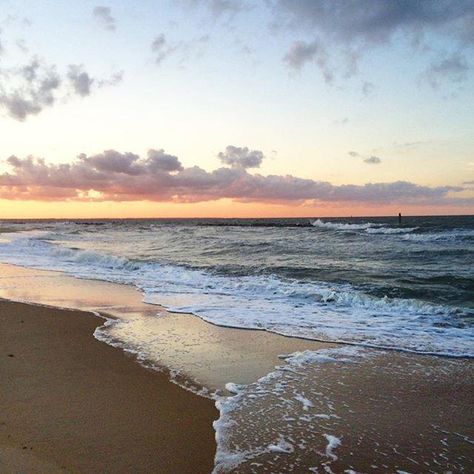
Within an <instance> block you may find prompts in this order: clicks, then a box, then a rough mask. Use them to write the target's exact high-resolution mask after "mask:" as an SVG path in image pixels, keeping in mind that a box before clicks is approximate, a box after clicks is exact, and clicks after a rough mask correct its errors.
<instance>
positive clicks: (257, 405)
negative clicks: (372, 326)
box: [214, 346, 372, 474]
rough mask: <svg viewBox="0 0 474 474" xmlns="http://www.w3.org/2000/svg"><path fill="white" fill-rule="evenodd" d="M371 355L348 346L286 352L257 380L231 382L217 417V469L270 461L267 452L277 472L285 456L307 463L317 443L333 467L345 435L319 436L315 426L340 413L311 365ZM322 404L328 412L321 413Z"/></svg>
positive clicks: (294, 463)
mask: <svg viewBox="0 0 474 474" xmlns="http://www.w3.org/2000/svg"><path fill="white" fill-rule="evenodd" d="M371 355H372V354H371V353H370V352H368V351H366V350H363V349H361V348H356V347H348V346H347V347H340V348H335V349H322V350H319V351H304V352H296V353H294V354H290V355H289V356H287V357H286V363H285V364H284V365H281V366H278V367H276V368H275V370H274V371H273V372H271V373H269V374H267V375H266V376H264V377H262V378H260V379H259V380H258V381H256V382H254V383H252V384H249V385H239V386H232V387H231V388H233V389H235V395H233V396H229V397H221V398H220V399H219V400H218V401H217V402H216V406H217V408H218V410H219V412H220V417H219V419H218V420H216V421H215V422H214V429H215V431H216V441H217V451H216V458H215V469H214V473H215V474H216V473H224V472H228V471H230V470H232V469H235V468H236V467H238V466H239V465H242V464H245V465H248V464H249V463H250V462H251V461H254V460H258V458H259V457H261V456H265V459H266V461H265V462H268V461H269V458H268V456H269V455H271V456H275V458H274V462H275V464H274V465H275V466H276V465H278V466H279V469H280V470H279V472H286V471H285V468H284V466H285V462H286V461H285V460H286V459H287V457H291V460H288V465H291V466H293V469H294V470H296V471H297V470H298V468H300V467H302V466H303V465H304V464H300V463H304V462H305V461H304V460H303V459H304V456H305V453H306V452H307V451H310V452H312V453H314V455H315V456H316V455H317V454H318V444H319V445H320V446H321V448H322V451H321V455H322V456H323V458H322V459H321V465H324V466H327V467H329V466H330V465H331V463H332V462H334V461H335V460H336V459H337V455H336V450H337V448H338V447H339V446H340V444H341V438H340V437H337V436H335V435H334V434H331V433H323V434H319V435H318V434H317V433H316V432H315V427H316V426H319V425H320V424H321V423H327V420H329V419H330V418H332V417H334V418H338V417H337V415H336V414H335V413H334V407H333V403H332V401H331V400H330V399H328V398H326V396H325V395H323V394H322V393H320V392H318V387H317V385H315V383H314V380H313V375H314V374H312V373H311V370H312V369H313V368H315V367H316V366H318V365H320V364H328V363H338V364H342V365H345V364H347V363H348V362H357V361H360V360H365V359H367V358H369V357H371ZM308 369H309V370H308ZM233 391H234V390H233ZM310 398H311V399H312V401H310ZM313 400H314V401H313ZM321 407H325V409H326V410H328V411H329V413H330V415H325V416H322V415H321V413H318V409H319V408H321ZM244 420H245V422H244ZM327 426H330V425H327ZM321 436H322V437H323V438H324V439H320V438H321ZM318 437H319V438H318ZM324 440H325V441H324ZM323 446H324V447H323ZM271 456H270V465H271V462H272V461H271V460H272V459H273V458H272V457H271ZM277 456H278V457H277ZM282 456H283V457H282Z"/></svg>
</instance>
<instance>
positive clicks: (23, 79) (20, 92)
mask: <svg viewBox="0 0 474 474" xmlns="http://www.w3.org/2000/svg"><path fill="white" fill-rule="evenodd" d="M60 86H61V77H60V76H59V74H58V73H57V71H56V67H55V66H54V65H48V64H46V63H44V62H42V61H40V60H39V59H38V58H36V57H34V58H32V59H30V60H29V62H27V63H26V64H24V65H23V66H20V67H18V68H14V69H2V70H0V108H3V109H5V110H6V112H7V113H8V115H9V116H10V117H12V118H14V119H16V120H19V121H23V120H25V119H26V118H27V117H28V116H29V115H37V114H39V113H40V112H41V111H42V110H43V109H44V108H45V107H50V106H52V105H53V104H54V103H55V101H56V96H55V93H56V92H57V90H58V89H59V87H60Z"/></svg>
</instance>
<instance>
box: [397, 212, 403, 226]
mask: <svg viewBox="0 0 474 474" xmlns="http://www.w3.org/2000/svg"><path fill="white" fill-rule="evenodd" d="M398 223H399V224H401V223H402V213H401V212H399V213H398Z"/></svg>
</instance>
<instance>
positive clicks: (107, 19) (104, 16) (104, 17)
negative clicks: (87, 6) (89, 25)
mask: <svg viewBox="0 0 474 474" xmlns="http://www.w3.org/2000/svg"><path fill="white" fill-rule="evenodd" d="M92 14H93V15H94V17H95V18H96V19H97V20H98V21H99V22H100V24H101V25H102V26H103V27H104V28H105V29H106V30H109V31H115V30H116V24H115V18H114V17H113V16H112V11H111V9H110V7H103V6H97V7H95V8H94V10H92Z"/></svg>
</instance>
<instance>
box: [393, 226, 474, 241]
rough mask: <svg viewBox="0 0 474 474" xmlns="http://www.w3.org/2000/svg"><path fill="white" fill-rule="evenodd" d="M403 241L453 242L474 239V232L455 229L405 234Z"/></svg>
mask: <svg viewBox="0 0 474 474" xmlns="http://www.w3.org/2000/svg"><path fill="white" fill-rule="evenodd" d="M402 238H403V240H408V241H412V242H452V241H456V240H470V239H474V230H469V229H468V230H464V229H455V230H451V231H447V232H430V233H423V234H422V233H414V234H405V235H404V236H403V237H402Z"/></svg>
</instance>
